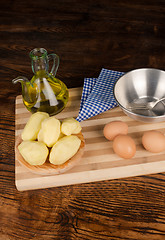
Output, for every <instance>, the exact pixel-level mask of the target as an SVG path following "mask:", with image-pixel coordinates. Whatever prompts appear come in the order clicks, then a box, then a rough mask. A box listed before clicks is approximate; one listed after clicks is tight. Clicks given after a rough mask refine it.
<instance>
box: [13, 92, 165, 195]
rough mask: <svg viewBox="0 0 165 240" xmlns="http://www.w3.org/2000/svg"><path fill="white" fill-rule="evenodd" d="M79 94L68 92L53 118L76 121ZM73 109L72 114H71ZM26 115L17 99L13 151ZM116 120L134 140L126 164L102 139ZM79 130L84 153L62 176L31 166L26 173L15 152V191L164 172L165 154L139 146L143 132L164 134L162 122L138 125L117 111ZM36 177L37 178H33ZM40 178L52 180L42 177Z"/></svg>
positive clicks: (104, 115)
mask: <svg viewBox="0 0 165 240" xmlns="http://www.w3.org/2000/svg"><path fill="white" fill-rule="evenodd" d="M81 94H82V88H72V89H69V96H70V98H69V102H68V105H67V106H66V108H65V110H64V111H62V112H61V113H59V114H57V115H56V117H57V118H58V119H59V120H61V119H64V118H65V117H66V116H67V115H68V116H71V115H72V116H74V117H75V116H76V115H77V114H78V112H79V106H80V99H81ZM73 109H74V113H75V114H73ZM27 114H28V115H29V113H28V112H27V109H26V108H25V107H24V104H23V103H22V97H21V96H18V97H17V98H16V132H15V133H16V150H17V139H18V137H19V136H20V133H21V131H22V129H23V127H24V125H25V123H26V121H27V117H26V116H27ZM115 120H121V121H124V122H125V123H127V124H128V128H129V131H128V134H129V135H130V136H132V137H133V139H134V141H135V143H136V147H137V151H136V154H135V156H134V157H133V158H132V159H129V160H125V159H123V158H120V157H119V156H117V155H116V154H115V153H114V151H113V148H112V141H111V142H110V141H107V140H106V139H105V137H104V136H103V128H104V126H105V124H106V123H108V122H111V121H115ZM20 123H21V124H20ZM81 126H82V133H83V135H84V138H85V142H86V146H85V152H84V154H83V155H82V154H81V155H82V156H81V161H79V162H78V161H77V164H75V166H74V167H73V168H72V169H70V170H69V171H66V172H64V173H63V174H60V175H54V174H55V173H56V169H54V168H53V169H52V168H51V169H48V170H49V171H47V174H46V172H45V166H44V165H43V167H39V168H38V167H31V166H30V167H28V169H27V164H25V163H26V162H23V163H24V164H23V165H24V166H22V165H20V164H19V162H20V160H19V159H18V158H20V154H19V152H18V151H16V158H15V161H16V169H15V172H16V186H17V189H18V190H20V191H23V190H32V189H39V188H49V187H57V186H63V185H70V184H78V183H86V182H95V181H100V180H109V179H117V178H123V177H131V176H138V175H145V174H151V173H159V172H165V151H164V152H161V153H157V154H153V153H150V152H148V151H146V150H144V148H143V146H142V143H141V138H142V135H143V133H144V132H145V131H148V130H152V129H153V130H154V129H155V130H159V131H161V132H162V133H165V123H164V122H161V123H152V124H146V123H142V122H137V121H135V120H133V119H131V118H129V117H128V116H126V115H125V114H124V113H123V112H122V110H121V109H120V108H119V107H117V108H115V109H112V110H109V111H106V112H104V113H102V114H100V115H99V116H95V117H93V118H91V119H88V120H86V121H83V122H82V123H81ZM21 163H22V161H21ZM25 167H26V168H25ZM46 169H47V165H46ZM32 170H33V171H32ZM31 172H32V173H33V174H32V173H31ZM53 172H54V174H53ZM36 173H38V174H40V175H38V174H37V175H36ZM43 174H45V175H51V176H45V177H44V176H43Z"/></svg>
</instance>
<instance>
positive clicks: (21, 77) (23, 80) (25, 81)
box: [12, 76, 30, 84]
mask: <svg viewBox="0 0 165 240" xmlns="http://www.w3.org/2000/svg"><path fill="white" fill-rule="evenodd" d="M17 82H20V83H27V82H28V83H29V82H30V81H29V80H28V79H27V78H26V77H23V76H19V77H17V78H14V79H13V80H12V83H13V84H16V83H17Z"/></svg>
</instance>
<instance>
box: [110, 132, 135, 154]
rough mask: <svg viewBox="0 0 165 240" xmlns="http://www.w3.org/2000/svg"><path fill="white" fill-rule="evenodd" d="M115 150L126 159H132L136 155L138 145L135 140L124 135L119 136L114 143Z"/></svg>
mask: <svg viewBox="0 0 165 240" xmlns="http://www.w3.org/2000/svg"><path fill="white" fill-rule="evenodd" d="M112 146H113V150H114V152H115V153H116V154H117V155H118V156H120V157H122V158H125V159H129V158H132V157H133V156H134V155H135V153H136V145H135V142H134V140H133V139H132V138H131V137H130V136H128V135H124V134H119V135H117V136H116V137H115V139H114V141H113V145H112Z"/></svg>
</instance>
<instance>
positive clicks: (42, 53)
mask: <svg viewBox="0 0 165 240" xmlns="http://www.w3.org/2000/svg"><path fill="white" fill-rule="evenodd" d="M30 57H31V60H32V71H33V72H34V73H35V74H36V73H37V72H38V71H46V72H47V71H48V69H49V63H48V55H47V51H46V50H45V49H44V48H35V49H33V50H32V51H31V52H30Z"/></svg>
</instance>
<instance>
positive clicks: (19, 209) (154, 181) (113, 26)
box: [0, 0, 165, 240]
mask: <svg viewBox="0 0 165 240" xmlns="http://www.w3.org/2000/svg"><path fill="white" fill-rule="evenodd" d="M0 23H1V24H0V65H1V68H0V81H1V92H0V99H1V102H0V141H1V151H0V216H1V217H0V239H1V240H16V239H21V240H22V239H23V240H27V239H28V240H29V239H33V240H50V239H55V240H59V239H64V240H73V239H74V240H77V239H81V240H86V239H87V240H88V239H89V240H94V239H98V240H107V239H112V240H119V239H120V240H121V239H122V240H126V239H127V240H146V239H147V240H148V239H150V240H162V239H164V238H165V193H164V192H165V174H164V173H160V174H153V175H148V176H139V177H132V178H125V179H118V180H110V181H101V182H96V183H87V184H80V185H71V186H64V187H58V188H50V189H43V190H34V191H28V192H18V191H17V190H16V188H15V173H14V169H15V161H14V159H15V157H14V139H15V138H14V135H15V97H16V96H17V95H19V94H21V87H20V85H14V86H13V85H12V83H11V79H13V78H15V77H17V76H19V75H23V76H27V77H29V78H30V77H31V76H32V72H31V66H30V59H29V56H28V54H29V51H30V50H32V49H33V48H34V47H44V48H46V49H47V50H48V52H49V53H53V52H55V53H57V54H58V55H59V56H60V60H61V63H60V68H59V70H58V74H57V76H58V77H59V78H60V79H61V80H63V81H64V82H65V83H66V84H67V86H68V87H80V86H82V85H83V79H84V77H97V76H98V74H99V72H100V70H101V68H102V67H104V68H108V69H113V70H119V71H129V70H131V69H135V68H140V67H154V68H160V69H164V68H165V31H164V26H165V24H164V23H165V4H164V0H158V1H154V0H150V1H149V0H143V1H142V0H137V1H129V0H126V1H123V0H118V1H116V0H111V1H110V0H109V1H108V0H95V1H92V0H88V1H80V0H72V1H71V0H56V1H53V0H52V1H50V0H47V1H45V0H40V1H39V0H35V1H31V0H29V1H25V0H23V1H18V0H10V1H9V0H6V1H4V0H2V1H1V8H0Z"/></svg>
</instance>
